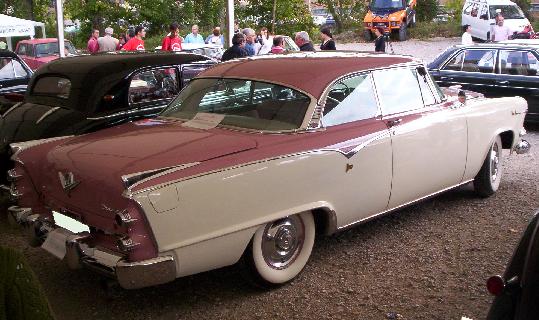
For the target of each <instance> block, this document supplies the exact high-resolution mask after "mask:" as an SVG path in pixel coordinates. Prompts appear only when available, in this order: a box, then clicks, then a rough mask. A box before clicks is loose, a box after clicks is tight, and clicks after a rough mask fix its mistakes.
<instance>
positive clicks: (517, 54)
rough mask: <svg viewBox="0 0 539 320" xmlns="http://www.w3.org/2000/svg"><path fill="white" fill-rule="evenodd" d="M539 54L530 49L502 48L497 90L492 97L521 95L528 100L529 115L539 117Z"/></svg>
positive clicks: (499, 59)
mask: <svg viewBox="0 0 539 320" xmlns="http://www.w3.org/2000/svg"><path fill="white" fill-rule="evenodd" d="M538 60H539V54H538V53H537V52H535V51H528V50H511V49H503V50H500V54H499V58H498V75H497V78H496V90H493V92H492V93H491V94H490V95H489V96H492V97H506V96H509V97H510V96H521V97H523V98H525V99H526V101H527V102H528V115H529V117H530V118H534V119H539V74H538V70H539V63H538Z"/></svg>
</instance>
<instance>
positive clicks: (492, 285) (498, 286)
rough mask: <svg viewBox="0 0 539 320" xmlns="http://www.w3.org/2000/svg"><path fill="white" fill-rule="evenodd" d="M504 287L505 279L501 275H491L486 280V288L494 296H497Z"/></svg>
mask: <svg viewBox="0 0 539 320" xmlns="http://www.w3.org/2000/svg"><path fill="white" fill-rule="evenodd" d="M504 289H505V280H504V279H503V278H502V277H501V276H492V277H490V278H488V280H487V290H488V292H489V293H490V294H492V295H494V296H499V295H500V294H502V292H503V290H504Z"/></svg>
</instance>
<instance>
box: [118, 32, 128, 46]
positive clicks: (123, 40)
mask: <svg viewBox="0 0 539 320" xmlns="http://www.w3.org/2000/svg"><path fill="white" fill-rule="evenodd" d="M126 43H127V36H126V35H125V34H122V35H120V39H118V45H117V46H116V50H122V48H123V46H124V45H125V44H126Z"/></svg>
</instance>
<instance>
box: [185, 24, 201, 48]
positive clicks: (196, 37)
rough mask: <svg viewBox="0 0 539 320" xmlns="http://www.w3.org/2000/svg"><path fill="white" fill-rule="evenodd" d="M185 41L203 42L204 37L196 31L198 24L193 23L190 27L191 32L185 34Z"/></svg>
mask: <svg viewBox="0 0 539 320" xmlns="http://www.w3.org/2000/svg"><path fill="white" fill-rule="evenodd" d="M184 42H185V43H201V44H204V38H202V36H201V35H200V34H199V33H198V25H196V24H194V25H193V26H192V27H191V33H190V34H188V35H187V36H185V41H184Z"/></svg>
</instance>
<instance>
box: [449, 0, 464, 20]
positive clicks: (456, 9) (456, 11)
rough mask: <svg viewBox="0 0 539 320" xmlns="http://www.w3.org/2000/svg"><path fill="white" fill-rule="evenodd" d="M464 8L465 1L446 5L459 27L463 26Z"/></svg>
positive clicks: (455, 0) (456, 0)
mask: <svg viewBox="0 0 539 320" xmlns="http://www.w3.org/2000/svg"><path fill="white" fill-rule="evenodd" d="M463 6H464V0H449V1H447V3H446V4H445V7H446V8H447V9H448V11H450V12H452V13H453V15H452V18H453V20H455V21H457V22H458V23H459V25H462V7H463Z"/></svg>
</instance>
